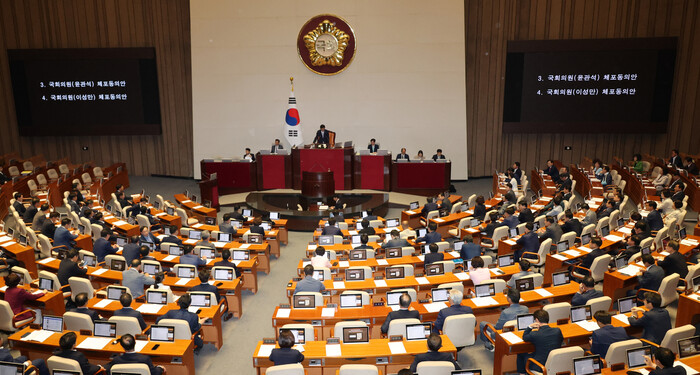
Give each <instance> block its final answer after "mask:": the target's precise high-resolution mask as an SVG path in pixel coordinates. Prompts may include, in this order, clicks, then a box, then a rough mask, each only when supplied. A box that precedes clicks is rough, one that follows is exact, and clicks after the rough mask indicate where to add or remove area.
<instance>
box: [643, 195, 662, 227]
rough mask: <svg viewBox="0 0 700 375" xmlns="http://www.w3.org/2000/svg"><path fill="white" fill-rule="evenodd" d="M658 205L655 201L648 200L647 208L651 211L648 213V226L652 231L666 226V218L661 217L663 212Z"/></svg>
mask: <svg viewBox="0 0 700 375" xmlns="http://www.w3.org/2000/svg"><path fill="white" fill-rule="evenodd" d="M656 207H657V205H656V202H654V201H647V203H646V207H645V208H644V209H645V210H647V211H649V213H648V214H647V226H648V227H649V229H650V230H651V231H652V232H657V231H659V230H661V228H663V227H664V219H663V217H661V213H660V212H659V210H657V209H656Z"/></svg>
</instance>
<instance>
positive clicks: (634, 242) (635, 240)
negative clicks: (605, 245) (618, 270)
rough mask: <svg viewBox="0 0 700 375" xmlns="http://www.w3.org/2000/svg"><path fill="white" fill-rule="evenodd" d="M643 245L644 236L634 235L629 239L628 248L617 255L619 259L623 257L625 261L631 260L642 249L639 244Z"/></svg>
mask: <svg viewBox="0 0 700 375" xmlns="http://www.w3.org/2000/svg"><path fill="white" fill-rule="evenodd" d="M640 243H642V236H641V235H639V234H633V235H631V236H629V237H627V247H626V248H625V250H623V251H622V252H621V253H620V254H618V255H617V257H618V258H620V257H622V258H625V260H629V259H630V257H632V255H634V254H637V253H639V252H640V251H641V250H642V248H641V247H640V246H639V244H640Z"/></svg>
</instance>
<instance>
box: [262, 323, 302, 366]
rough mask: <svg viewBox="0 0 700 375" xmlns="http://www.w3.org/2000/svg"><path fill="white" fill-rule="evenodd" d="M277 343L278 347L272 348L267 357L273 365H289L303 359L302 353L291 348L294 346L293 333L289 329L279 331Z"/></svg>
mask: <svg viewBox="0 0 700 375" xmlns="http://www.w3.org/2000/svg"><path fill="white" fill-rule="evenodd" d="M277 343H278V344H279V346H280V347H279V348H275V349H272V352H271V353H270V357H269V358H268V359H269V360H270V361H272V363H274V364H275V366H281V365H290V364H294V363H300V362H302V361H304V355H303V354H301V352H300V351H298V350H296V349H292V347H293V346H294V334H293V333H292V332H291V331H288V330H284V331H282V332H280V335H279V338H278V339H277Z"/></svg>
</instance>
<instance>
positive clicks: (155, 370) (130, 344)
mask: <svg viewBox="0 0 700 375" xmlns="http://www.w3.org/2000/svg"><path fill="white" fill-rule="evenodd" d="M183 297H184V296H183ZM180 298H182V297H180ZM171 311H172V310H171ZM119 344H121V346H122V348H124V353H122V354H120V355H118V356H116V357H114V359H112V361H111V362H109V363H108V364H107V365H106V366H105V370H107V371H110V370H111V369H112V366H114V365H119V364H122V363H142V364H145V365H146V366H148V369H149V370H150V371H151V375H162V374H163V371H164V370H165V369H164V368H163V366H160V365H158V366H154V365H153V361H151V357H149V356H147V355H145V354H141V353H136V352H134V347H135V346H136V340H135V339H134V336H132V335H131V334H129V333H127V334H126V335H123V336H122V337H120V338H119Z"/></svg>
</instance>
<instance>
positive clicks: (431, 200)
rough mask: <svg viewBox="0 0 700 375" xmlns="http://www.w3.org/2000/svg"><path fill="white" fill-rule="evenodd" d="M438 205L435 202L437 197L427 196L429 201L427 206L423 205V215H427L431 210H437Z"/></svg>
mask: <svg viewBox="0 0 700 375" xmlns="http://www.w3.org/2000/svg"><path fill="white" fill-rule="evenodd" d="M437 209H438V205H437V203H435V199H434V198H433V197H428V198H427V203H426V204H425V206H423V209H422V210H421V211H420V214H421V216H423V217H427V216H428V213H430V212H431V211H437Z"/></svg>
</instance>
